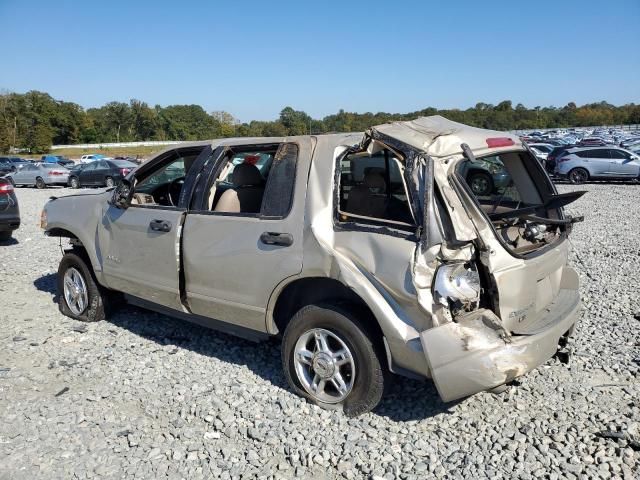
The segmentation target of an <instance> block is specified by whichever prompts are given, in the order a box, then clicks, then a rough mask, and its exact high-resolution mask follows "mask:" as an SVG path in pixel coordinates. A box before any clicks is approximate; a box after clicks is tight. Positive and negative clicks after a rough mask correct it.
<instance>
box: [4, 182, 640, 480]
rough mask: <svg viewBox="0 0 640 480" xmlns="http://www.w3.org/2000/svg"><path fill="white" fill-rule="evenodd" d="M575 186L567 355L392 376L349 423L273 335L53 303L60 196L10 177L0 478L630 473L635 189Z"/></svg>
mask: <svg viewBox="0 0 640 480" xmlns="http://www.w3.org/2000/svg"><path fill="white" fill-rule="evenodd" d="M560 189H561V190H562V191H568V190H569V189H571V187H569V186H561V187H560ZM586 189H587V190H589V193H588V194H587V195H586V196H585V197H583V198H582V199H581V200H579V201H578V202H576V203H575V204H574V205H572V206H571V208H570V210H571V211H572V212H573V213H575V214H584V215H585V217H586V221H585V223H582V224H578V225H577V226H576V227H575V230H574V234H573V237H572V238H573V243H574V246H575V250H574V255H573V262H574V265H576V267H577V269H578V270H579V272H580V277H581V280H582V298H583V301H584V311H583V315H582V319H581V322H580V325H579V329H578V332H577V336H576V338H575V342H574V345H575V351H576V354H575V355H574V356H573V357H572V358H571V360H570V362H569V364H568V365H567V364H564V363H562V362H561V361H560V360H559V359H553V360H551V361H550V362H548V363H547V364H546V365H544V366H543V367H541V368H539V369H538V370H536V371H533V372H531V373H530V374H528V375H526V376H525V377H523V378H521V379H519V381H518V382H517V383H518V385H515V386H511V387H509V389H508V390H507V392H505V393H504V394H502V395H493V394H489V393H481V394H478V395H475V396H473V397H471V398H468V399H466V400H464V401H461V402H458V403H455V404H443V403H442V402H441V401H440V400H439V398H438V396H437V393H436V392H435V389H434V387H433V385H432V384H431V383H430V382H416V381H412V380H407V379H402V378H400V379H398V380H396V382H395V384H394V388H393V389H392V391H391V392H390V393H389V394H387V396H386V397H385V398H384V399H383V402H382V404H381V405H380V407H379V408H378V409H377V410H376V411H375V412H374V413H370V414H366V415H363V416H360V417H358V418H355V419H347V418H345V417H344V416H343V415H342V414H339V413H337V412H327V411H323V410H321V409H319V408H317V407H315V406H311V405H308V404H307V403H306V402H305V401H303V400H301V399H300V398H298V397H296V396H295V395H293V394H292V393H291V392H290V391H289V389H288V388H287V386H286V384H285V380H284V377H283V375H282V373H281V371H280V357H279V348H278V345H277V344H276V343H275V342H266V343H263V344H253V343H251V342H248V341H244V340H239V339H237V338H235V337H231V336H227V335H224V334H221V333H217V332H212V331H208V330H205V329H203V328H200V327H197V326H193V325H190V324H186V323H182V322H180V321H178V320H174V319H171V318H168V317H165V316H162V315H157V314H154V313H147V312H145V311H143V310H139V309H136V308H133V307H126V308H124V309H123V310H121V311H120V312H119V313H117V314H116V315H115V316H114V318H112V319H110V320H109V321H106V322H101V323H97V324H82V323H80V322H75V321H73V320H71V319H69V318H67V317H64V316H62V315H61V314H60V313H59V312H58V309H57V306H56V304H55V303H54V295H55V279H56V270H57V266H58V262H59V260H60V256H61V255H60V249H59V247H58V240H57V239H51V238H46V237H44V236H43V234H42V232H41V231H40V230H39V228H38V227H37V222H38V217H39V212H40V209H41V207H42V205H43V203H44V201H45V200H46V199H47V197H48V196H49V195H51V194H68V193H70V192H69V191H68V190H65V189H59V190H56V191H53V190H47V191H38V190H34V189H19V190H18V198H19V201H20V207H21V210H22V222H23V223H22V227H21V228H20V230H18V231H17V232H16V233H15V241H12V242H9V243H6V244H4V245H2V246H0V272H2V274H1V276H0V326H1V330H0V478H2V479H4V478H6V479H9V478H10V479H20V478H29V479H31V478H48V479H49V478H93V477H107V478H164V477H169V478H176V479H177V478H218V477H220V478H293V477H297V478H300V477H303V478H308V477H312V476H313V477H314V478H315V479H323V478H374V477H376V478H378V477H383V478H416V479H423V478H443V477H449V478H484V477H488V478H552V479H554V478H612V477H613V478H639V475H640V474H639V471H640V469H639V468H638V463H639V461H640V452H639V451H638V446H639V444H638V442H640V438H639V437H638V435H639V434H640V432H639V431H638V430H639V424H638V423H634V422H640V386H639V381H638V371H639V369H640V352H639V348H638V347H640V316H638V315H639V314H640V288H639V286H638V285H639V283H640V282H639V280H640V274H639V273H638V272H639V271H640V241H639V239H640V224H639V223H638V217H639V215H638V214H639V213H640V186H638V185H622V184H609V185H605V184H591V185H587V186H586ZM575 252H578V254H579V257H580V258H581V262H578V261H577V259H576V255H575ZM634 315H635V318H634ZM603 436H604V437H613V438H603Z"/></svg>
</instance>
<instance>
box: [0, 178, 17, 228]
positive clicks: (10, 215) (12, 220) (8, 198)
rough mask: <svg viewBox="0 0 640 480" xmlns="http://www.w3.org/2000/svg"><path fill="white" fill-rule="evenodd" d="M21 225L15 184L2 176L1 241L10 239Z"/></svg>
mask: <svg viewBox="0 0 640 480" xmlns="http://www.w3.org/2000/svg"><path fill="white" fill-rule="evenodd" d="M18 227H20V209H19V208H18V198H17V197H16V194H15V192H14V191H13V185H12V184H11V182H10V181H9V180H8V179H6V178H0V241H1V240H8V239H9V238H10V237H11V233H12V232H13V231H14V230H16V229H17V228H18Z"/></svg>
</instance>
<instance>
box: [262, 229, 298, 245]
mask: <svg viewBox="0 0 640 480" xmlns="http://www.w3.org/2000/svg"><path fill="white" fill-rule="evenodd" d="M260 241H261V242H262V243H264V244H267V245H280V246H282V247H288V246H290V245H293V236H292V235H291V234H290V233H278V232H264V233H263V234H262V235H260Z"/></svg>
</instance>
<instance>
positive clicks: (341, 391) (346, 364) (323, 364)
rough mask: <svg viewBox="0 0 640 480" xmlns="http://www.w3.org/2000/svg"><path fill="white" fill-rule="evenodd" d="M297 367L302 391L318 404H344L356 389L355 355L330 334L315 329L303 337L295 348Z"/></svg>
mask: <svg viewBox="0 0 640 480" xmlns="http://www.w3.org/2000/svg"><path fill="white" fill-rule="evenodd" d="M294 365H295V371H296V375H297V377H298V380H299V381H300V383H301V384H302V387H303V388H304V389H305V391H306V392H307V393H308V394H309V395H311V396H312V397H313V398H314V399H316V400H318V401H321V402H324V403H338V402H341V401H342V400H344V399H345V398H347V396H348V395H349V393H351V390H352V389H353V385H354V382H355V378H356V366H355V362H354V359H353V354H352V353H351V350H350V349H349V347H348V346H347V344H346V343H345V342H344V341H343V340H342V339H341V338H340V337H339V336H338V335H336V334H335V333H333V332H331V331H330V330H326V329H324V328H313V329H311V330H307V331H306V332H304V333H303V334H302V335H300V337H299V338H298V341H297V342H296V345H295V348H294Z"/></svg>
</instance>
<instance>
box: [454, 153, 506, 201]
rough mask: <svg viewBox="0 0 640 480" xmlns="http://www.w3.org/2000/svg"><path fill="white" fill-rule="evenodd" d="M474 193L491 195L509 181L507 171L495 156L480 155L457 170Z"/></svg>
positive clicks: (504, 186)
mask: <svg viewBox="0 0 640 480" xmlns="http://www.w3.org/2000/svg"><path fill="white" fill-rule="evenodd" d="M459 173H460V175H461V176H462V177H463V178H464V179H465V180H466V181H467V184H468V185H469V188H471V191H472V192H473V193H474V194H475V195H480V196H486V195H491V194H492V193H494V192H495V191H496V190H498V189H504V188H506V187H507V186H508V185H509V183H510V182H511V176H510V175H509V172H508V171H507V170H506V169H505V168H504V165H503V164H502V163H501V162H499V161H497V159H496V157H491V156H487V157H482V158H479V159H474V160H473V161H470V162H467V163H465V165H464V166H463V168H461V170H460V171H459Z"/></svg>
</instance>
